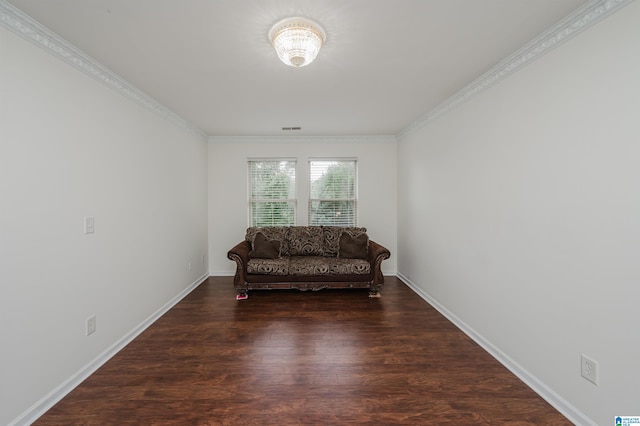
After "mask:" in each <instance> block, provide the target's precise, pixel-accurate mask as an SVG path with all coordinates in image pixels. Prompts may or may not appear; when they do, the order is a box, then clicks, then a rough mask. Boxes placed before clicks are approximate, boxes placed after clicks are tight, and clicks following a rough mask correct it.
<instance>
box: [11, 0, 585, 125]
mask: <svg viewBox="0 0 640 426" xmlns="http://www.w3.org/2000/svg"><path fill="white" fill-rule="evenodd" d="M9 2H10V3H11V4H13V5H14V6H16V7H18V8H19V9H21V10H22V11H24V12H25V13H27V14H28V15H30V16H31V17H32V18H34V19H36V20H37V21H39V22H40V23H41V24H43V25H44V26H46V27H48V28H49V29H51V30H52V31H53V32H55V33H57V34H58V35H60V36H62V37H63V38H64V39H66V40H67V41H69V42H70V43H71V44H73V45H75V46H77V47H78V48H80V49H81V50H83V51H84V52H85V53H87V54H88V55H90V56H91V57H93V58H95V59H96V60H97V61H99V62H101V63H102V64H104V65H106V66H107V67H108V68H110V69H111V70H112V71H114V72H115V73H116V74H118V75H120V76H121V77H123V78H124V79H125V80H128V81H129V82H131V83H133V84H134V85H135V86H137V87H138V88H139V89H141V90H143V91H144V92H146V93H147V94H149V95H150V96H152V97H153V98H155V99H156V100H158V101H159V102H160V103H162V104H164V105H165V106H167V107H168V108H170V109H171V110H173V111H174V112H176V113H177V114H179V115H180V116H182V117H183V118H185V119H186V120H188V121H190V122H192V123H193V124H195V125H196V126H198V127H199V128H200V129H202V130H203V131H204V132H205V133H207V134H209V135H219V136H225V135H247V136H254V135H264V136H267V135H283V134H286V135H291V134H292V132H283V131H282V129H281V128H282V127H291V126H300V127H302V130H301V131H299V132H296V133H295V134H296V135H320V136H325V135H326V136H329V135H390V134H397V133H398V132H400V131H401V130H402V129H403V128H405V127H406V126H408V125H410V124H411V123H412V122H413V121H414V120H415V119H416V118H418V117H420V116H422V115H423V114H425V113H427V112H428V111H430V110H431V109H432V108H434V107H435V106H437V105H438V104H440V103H441V102H442V101H444V100H445V99H447V98H448V97H449V96H451V95H452V94H454V93H455V92H456V91H458V90H459V89H461V88H462V87H463V86H465V85H466V84H468V83H470V82H471V81H473V80H474V79H475V78H477V77H479V76H480V75H482V74H483V73H484V72H486V71H488V70H489V69H490V68H491V67H492V66H494V65H495V64H497V63H498V62H499V61H500V60H502V59H504V58H505V57H507V56H508V55H510V54H511V53H513V52H514V51H516V50H517V49H518V48H519V47H521V46H523V45H524V44H525V43H527V42H528V41H530V40H531V39H533V38H534V37H535V36H536V35H538V34H540V33H541V32H543V31H544V30H546V29H547V28H549V27H550V26H552V25H553V24H555V23H556V22H557V21H559V20H560V19H562V18H564V17H565V16H566V15H568V14H569V13H571V12H572V11H573V10H575V9H577V8H578V7H579V6H581V5H582V4H584V3H585V0H218V1H214V0H135V1H133V0H92V1H87V0H48V1H45V0H9ZM295 15H300V16H306V17H308V18H311V19H313V20H315V21H318V22H319V23H321V24H322V25H323V26H324V28H325V30H326V32H327V42H326V44H325V46H324V48H323V49H322V50H321V51H320V54H319V55H318V58H317V59H316V61H315V62H313V63H312V64H310V65H309V66H307V67H304V68H292V67H288V66H285V65H284V64H282V63H281V62H280V61H279V60H278V58H277V56H276V54H275V52H274V51H273V49H272V47H271V46H270V44H269V41H268V39H267V33H268V31H269V29H270V27H271V26H272V25H273V24H274V23H275V22H277V21H279V20H280V19H282V18H285V17H289V16H295Z"/></svg>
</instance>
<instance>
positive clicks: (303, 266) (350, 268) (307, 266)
mask: <svg viewBox="0 0 640 426" xmlns="http://www.w3.org/2000/svg"><path fill="white" fill-rule="evenodd" d="M369 273H371V264H370V263H369V262H368V261H366V260H364V259H344V258H337V257H327V256H292V257H291V258H290V261H289V275H366V274H369Z"/></svg>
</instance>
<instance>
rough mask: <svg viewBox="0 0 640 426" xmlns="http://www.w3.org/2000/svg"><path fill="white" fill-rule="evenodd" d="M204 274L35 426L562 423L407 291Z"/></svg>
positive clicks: (396, 283) (389, 280)
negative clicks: (285, 285)
mask: <svg viewBox="0 0 640 426" xmlns="http://www.w3.org/2000/svg"><path fill="white" fill-rule="evenodd" d="M381 294H382V297H381V298H379V299H372V298H369V297H368V293H367V291H366V290H365V291H360V290H341V291H338V290H334V291H328V290H322V291H319V292H299V291H252V292H249V299H248V300H245V301H240V302H238V301H236V300H235V292H234V290H233V285H232V278H231V277H212V278H209V279H208V280H207V281H205V282H204V283H203V284H202V285H200V286H199V287H198V288H197V289H195V290H194V291H193V292H192V293H191V294H190V295H188V296H187V297H186V298H185V299H184V300H182V301H181V302H180V303H179V304H177V305H176V306H175V307H174V308H173V309H171V310H170V311H169V312H168V313H167V314H165V315H164V316H163V317H162V318H160V319H159V320H158V321H157V322H156V323H154V324H153V325H152V326H151V327H150V328H148V329H147V330H146V331H145V332H144V333H143V334H141V335H140V336H139V337H138V338H137V339H135V340H134V341H133V342H132V343H131V344H129V345H128V346H127V347H126V348H124V349H123V350H122V351H121V352H119V353H118V354H117V355H116V356H115V357H114V358H112V359H111V360H110V361H109V362H107V363H106V364H105V365H104V366H103V367H102V368H100V369H99V370H98V371H97V372H96V373H94V374H93V375H92V376H91V377H89V378H88V379H87V380H86V381H85V382H83V383H82V384H81V385H80V386H78V387H77V388H76V389H74V390H73V391H72V392H71V393H70V394H69V395H67V396H66V397H65V398H64V399H63V400H62V401H60V402H59V403H58V404H57V405H55V406H54V407H53V408H52V409H51V410H49V411H48V412H47V413H45V415H44V416H42V417H41V418H40V419H39V420H38V421H37V422H36V423H35V425H40V426H44V425H70V424H73V425H132V424H136V425H137V424H144V425H169V424H171V425H182V424H184V425H437V424H459V425H502V424H509V425H570V424H571V422H569V421H568V420H567V419H566V418H564V417H563V416H562V415H561V414H560V413H558V412H557V411H556V410H555V409H554V408H553V407H551V406H550V405H549V404H548V403H547V402H545V401H544V400H543V399H542V398H540V397H539V396H538V395H536V394H535V393H534V392H533V391H532V390H531V389H529V388H528V387H527V386H526V385H525V384H523V383H522V382H521V381H520V380H519V379H518V378H517V377H515V376H514V375H513V374H511V373H510V372H509V371H508V370H507V369H506V368H504V367H503V366H502V365H501V364H499V363H498V362H497V361H496V360H495V359H493V358H492V357H491V356H490V355H489V354H487V353H486V352H485V351H484V350H483V349H482V348H480V347H479V346H478V345H477V344H475V343H474V342H473V341H472V340H471V339H469V338H468V337H467V336H466V335H465V334H464V333H462V332H461V331H459V330H458V329H457V328H456V327H455V326H453V325H452V324H451V323H450V322H449V321H447V320H446V319H445V318H444V317H442V316H441V315H440V314H439V313H438V312H437V311H435V310H434V309H433V308H432V307H431V306H430V305H429V304H427V303H426V302H425V301H424V300H422V299H421V298H420V297H419V296H417V295H416V294H415V293H413V292H412V291H411V290H410V289H409V288H408V287H406V286H405V285H404V284H403V283H402V282H401V281H400V280H399V279H397V278H395V277H386V278H385V287H384V289H383V290H382V292H381Z"/></svg>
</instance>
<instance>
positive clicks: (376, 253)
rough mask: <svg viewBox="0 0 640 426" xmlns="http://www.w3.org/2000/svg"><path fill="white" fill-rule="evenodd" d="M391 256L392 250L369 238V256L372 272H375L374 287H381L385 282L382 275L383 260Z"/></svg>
mask: <svg viewBox="0 0 640 426" xmlns="http://www.w3.org/2000/svg"><path fill="white" fill-rule="evenodd" d="M390 257H391V252H390V251H389V250H388V249H387V248H386V247H383V246H381V245H380V244H378V243H376V242H375V241H372V240H369V257H368V260H369V262H370V263H371V272H372V273H373V287H372V288H373V289H376V290H378V289H380V287H382V284H383V283H384V276H383V275H382V261H383V260H385V259H388V258H390Z"/></svg>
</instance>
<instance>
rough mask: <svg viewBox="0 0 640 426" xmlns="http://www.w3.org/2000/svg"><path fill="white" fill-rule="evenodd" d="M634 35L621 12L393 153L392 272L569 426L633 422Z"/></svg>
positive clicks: (637, 119) (639, 14) (639, 57)
mask: <svg viewBox="0 0 640 426" xmlns="http://www.w3.org/2000/svg"><path fill="white" fill-rule="evenodd" d="M639 22H640V3H639V2H633V3H631V4H630V5H629V6H627V7H626V8H624V9H622V10H621V11H620V12H618V13H616V14H614V15H612V16H610V17H608V18H607V19H605V20H604V21H602V22H600V23H599V24H597V25H595V26H594V27H592V28H590V29H588V30H587V31H585V32H584V33H582V34H580V35H578V36H577V37H576V38H574V39H573V40H571V41H569V42H567V43H566V44H564V45H562V46H560V47H559V48H557V49H555V50H553V51H552V52H550V53H548V54H547V55H545V56H544V57H542V58H540V59H538V60H537V61H535V62H534V63H532V64H530V65H528V66H527V67H525V68H523V69H522V70H521V71H519V72H517V73H515V74H514V75H512V76H511V77H509V78H508V79H506V80H505V81H503V82H501V83H499V84H498V85H496V86H495V87H493V88H491V89H489V90H488V91H486V92H484V93H482V94H480V95H478V96H476V97H474V98H472V99H471V100H470V101H468V102H467V103H466V104H464V105H462V106H460V107H458V108H456V109H454V110H452V111H450V112H449V113H447V114H445V115H443V116H441V117H439V118H438V119H436V120H434V121H433V122H431V123H429V124H427V125H426V126H425V127H423V128H421V129H419V130H417V131H414V132H411V133H409V134H407V135H405V136H403V137H401V138H399V141H398V164H399V171H398V174H399V176H398V188H399V191H398V192H399V201H398V205H399V208H398V218H399V220H398V222H399V229H398V232H399V233H398V259H399V260H398V272H399V274H401V276H402V277H403V278H405V279H406V280H408V281H409V282H410V284H412V285H415V286H416V288H417V289H418V290H419V291H420V292H422V293H423V294H424V295H426V296H427V297H429V298H432V299H433V300H434V301H435V302H436V304H439V305H440V307H441V308H442V309H443V310H445V311H447V312H448V313H449V314H450V315H451V316H452V318H455V319H457V320H458V321H459V324H461V325H463V326H466V327H468V329H469V330H470V331H472V332H474V333H477V336H479V337H480V339H482V340H483V341H484V343H485V344H486V345H487V346H489V347H493V349H494V353H497V354H498V355H500V356H502V357H503V360H506V361H508V362H511V366H512V367H514V366H515V367H516V368H521V372H524V373H525V376H527V375H528V376H529V377H528V378H529V380H530V382H531V383H532V384H533V385H536V386H538V390H542V391H544V392H546V393H547V395H546V396H547V397H549V396H550V397H552V398H555V403H559V404H558V405H560V406H564V408H565V409H566V410H565V412H567V410H568V411H569V412H571V411H572V410H573V413H569V414H572V415H574V417H573V420H574V421H576V422H578V423H591V422H593V423H594V424H600V425H606V424H613V423H612V422H613V418H614V416H616V415H633V414H638V413H640V374H639V373H638V369H637V363H638V360H640V333H638V315H637V312H638V301H639V300H640V260H639V259H640V191H639V186H638V185H639V183H640V78H639V77H638V76H640V25H638V23H639ZM582 353H584V354H586V355H588V356H590V357H592V358H594V359H595V360H596V361H598V362H599V367H600V378H599V385H598V386H595V385H593V384H592V383H590V382H588V381H586V380H585V379H583V378H581V377H580V355H581V354H582ZM625 413H626V414H625Z"/></svg>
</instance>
